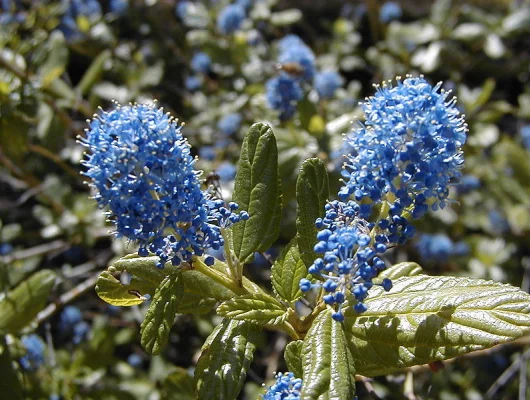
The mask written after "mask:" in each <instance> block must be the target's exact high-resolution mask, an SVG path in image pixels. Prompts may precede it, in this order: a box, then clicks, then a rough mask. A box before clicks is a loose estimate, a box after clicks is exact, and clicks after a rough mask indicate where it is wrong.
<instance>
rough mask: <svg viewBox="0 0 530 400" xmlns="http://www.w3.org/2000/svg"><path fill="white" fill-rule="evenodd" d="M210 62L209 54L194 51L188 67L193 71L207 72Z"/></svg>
mask: <svg viewBox="0 0 530 400" xmlns="http://www.w3.org/2000/svg"><path fill="white" fill-rule="evenodd" d="M211 64H212V59H211V58H210V56H209V55H208V54H206V53H204V52H202V51H199V52H197V53H195V54H194V55H193V57H192V59H191V62H190V67H191V69H192V70H193V71H195V72H198V73H201V74H207V73H208V71H210V65H211Z"/></svg>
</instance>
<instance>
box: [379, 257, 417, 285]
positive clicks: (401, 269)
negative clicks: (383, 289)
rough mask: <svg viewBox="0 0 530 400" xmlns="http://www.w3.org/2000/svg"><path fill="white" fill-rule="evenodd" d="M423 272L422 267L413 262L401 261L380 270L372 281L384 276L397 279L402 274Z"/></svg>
mask: <svg viewBox="0 0 530 400" xmlns="http://www.w3.org/2000/svg"><path fill="white" fill-rule="evenodd" d="M422 273H423V269H422V268H421V267H420V266H419V265H418V264H416V263H414V262H402V263H399V264H394V265H392V266H391V267H389V268H387V269H385V270H383V271H381V273H380V274H379V275H378V276H377V278H375V279H374V282H376V283H379V282H380V281H382V280H383V279H384V278H388V279H391V280H394V279H398V278H401V277H404V276H416V275H420V274H422Z"/></svg>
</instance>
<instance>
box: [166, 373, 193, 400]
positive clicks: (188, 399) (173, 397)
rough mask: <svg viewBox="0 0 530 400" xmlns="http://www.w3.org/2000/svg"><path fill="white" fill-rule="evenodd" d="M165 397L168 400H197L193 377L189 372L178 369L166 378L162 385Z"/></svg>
mask: <svg viewBox="0 0 530 400" xmlns="http://www.w3.org/2000/svg"><path fill="white" fill-rule="evenodd" d="M162 391H163V397H162V398H164V399H166V400H196V397H195V387H194V385H193V377H192V376H190V374H189V373H188V370H187V369H185V368H180V367H177V370H176V371H173V372H172V373H171V374H169V375H168V376H166V378H165V379H164V381H163V383H162Z"/></svg>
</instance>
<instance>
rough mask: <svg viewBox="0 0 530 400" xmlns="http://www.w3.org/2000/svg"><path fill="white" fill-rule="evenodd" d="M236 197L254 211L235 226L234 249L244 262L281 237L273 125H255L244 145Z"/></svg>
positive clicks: (236, 182) (279, 187)
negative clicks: (279, 235) (271, 126)
mask: <svg viewBox="0 0 530 400" xmlns="http://www.w3.org/2000/svg"><path fill="white" fill-rule="evenodd" d="M232 197H233V200H234V201H235V202H236V203H237V204H239V207H240V210H246V211H248V213H249V214H250V218H249V219H248V221H241V222H239V223H237V224H235V225H234V226H233V228H232V232H233V246H234V253H235V255H236V257H237V258H238V260H239V261H240V262H241V263H247V262H250V261H252V259H253V256H254V252H256V251H265V250H267V249H268V248H269V247H270V245H271V244H272V243H274V241H275V240H276V238H277V237H278V234H279V231H280V219H281V209H282V193H281V182H280V174H279V171H278V149H277V147H276V139H275V138H274V134H273V133H272V130H271V128H270V127H269V126H268V125H267V124H264V123H261V122H260V123H256V124H254V125H252V126H251V127H250V129H249V131H248V133H247V135H246V136H245V140H244V141H243V146H242V149H241V157H240V159H239V164H238V170H237V175H236V179H235V183H234V194H233V196H232Z"/></svg>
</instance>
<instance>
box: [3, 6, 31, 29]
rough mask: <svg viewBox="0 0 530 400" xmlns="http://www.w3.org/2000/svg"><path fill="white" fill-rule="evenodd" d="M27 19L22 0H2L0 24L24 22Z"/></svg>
mask: <svg viewBox="0 0 530 400" xmlns="http://www.w3.org/2000/svg"><path fill="white" fill-rule="evenodd" d="M25 19H26V13H25V12H24V11H23V6H22V3H21V1H20V0H15V1H13V0H2V1H1V2H0V25H8V24H12V23H22V22H24V21H25Z"/></svg>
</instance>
